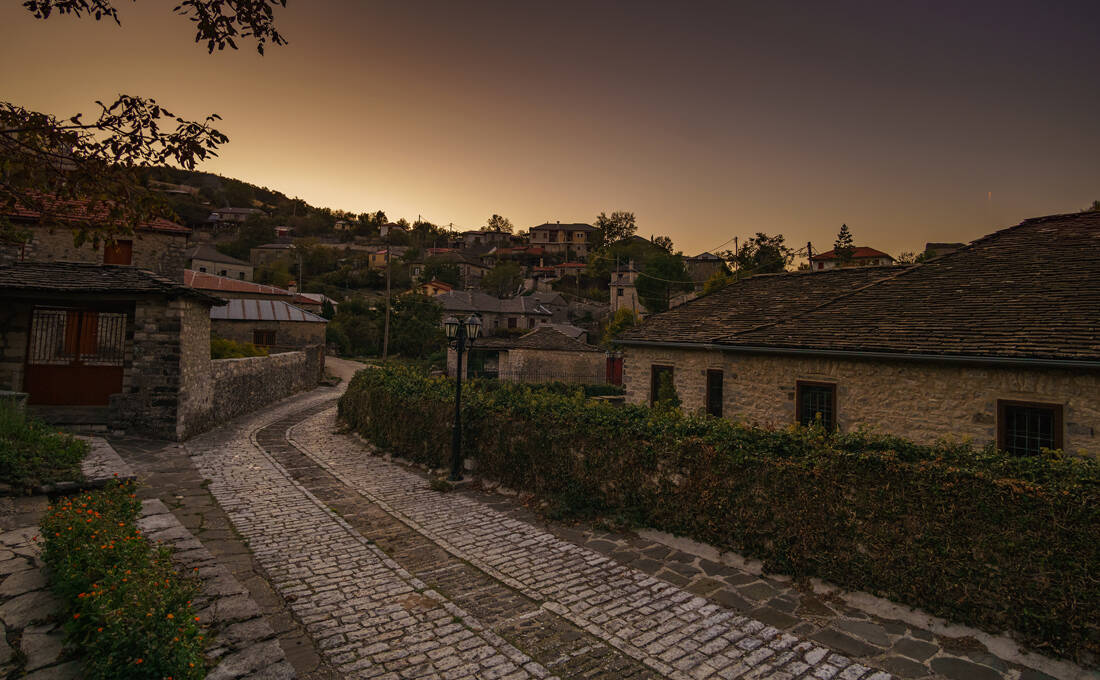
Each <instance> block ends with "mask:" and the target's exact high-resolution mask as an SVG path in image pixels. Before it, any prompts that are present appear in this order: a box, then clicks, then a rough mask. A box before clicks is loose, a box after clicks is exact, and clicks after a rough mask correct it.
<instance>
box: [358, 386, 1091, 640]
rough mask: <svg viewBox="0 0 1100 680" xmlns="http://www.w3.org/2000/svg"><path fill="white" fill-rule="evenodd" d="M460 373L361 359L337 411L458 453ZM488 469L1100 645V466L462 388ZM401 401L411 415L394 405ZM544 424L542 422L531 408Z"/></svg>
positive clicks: (927, 599) (767, 555) (936, 608)
mask: <svg viewBox="0 0 1100 680" xmlns="http://www.w3.org/2000/svg"><path fill="white" fill-rule="evenodd" d="M453 398H454V392H453V383H451V382H449V381H447V380H444V379H429V378H425V377H423V376H421V375H418V374H416V373H414V372H411V371H403V370H400V369H395V368H382V369H379V370H372V371H361V372H360V373H359V374H358V375H357V376H356V377H355V379H354V380H353V381H352V383H351V385H350V386H349V389H348V391H347V393H346V394H345V395H344V397H343V398H342V399H341V402H340V413H341V415H342V417H343V418H345V419H346V420H347V422H348V423H349V424H350V425H352V426H353V427H354V428H355V429H356V430H357V431H358V432H359V433H360V434H362V435H363V436H365V437H366V438H368V439H370V440H372V441H373V442H375V443H376V444H378V445H379V446H381V447H383V448H385V449H389V450H391V451H393V452H395V453H398V454H400V455H402V456H405V457H408V458H410V459H413V460H416V461H419V462H423V463H427V464H429V465H432V466H435V467H445V466H446V464H447V460H448V456H449V453H450V452H449V447H450V426H451V425H450V423H451V413H452V412H453V408H454V402H453ZM463 409H464V411H463V426H464V432H463V436H464V438H465V442H466V443H465V447H464V448H465V451H466V452H467V455H469V456H470V457H473V458H476V460H477V465H478V474H479V475H481V476H483V477H484V478H487V479H492V480H497V481H499V482H501V483H502V484H504V485H506V486H509V487H511V488H514V489H521V490H525V491H530V492H533V493H535V494H538V495H539V496H541V497H543V498H546V499H548V500H550V501H551V503H552V504H553V507H554V509H555V512H556V513H557V514H562V515H568V514H574V515H576V514H581V515H596V514H602V515H612V516H617V517H618V518H620V519H622V520H625V521H628V522H631V523H636V524H640V525H648V526H653V527H656V528H659V529H662V530H665V531H670V532H674V533H677V534H680V535H686V536H690V537H692V538H695V539H697V540H701V541H706V542H708V543H711V544H713V545H716V546H719V547H722V548H725V549H730V550H736V551H738V552H740V553H742V554H745V555H749V556H753V557H757V558H760V559H762V560H763V561H764V562H765V564H766V565H767V568H768V569H770V570H773V571H777V572H781V573H786V574H790V575H792V576H794V577H796V578H808V577H819V578H823V579H827V580H829V581H832V582H834V583H837V584H839V585H841V586H844V587H846V588H849V589H854V590H866V591H870V592H872V593H874V594H877V595H879V596H882V597H887V598H890V599H892V600H895V601H898V602H902V603H906V604H909V605H912V606H916V607H920V608H923V609H925V610H927V611H929V612H931V613H934V614H937V615H940V616H943V617H945V618H948V619H951V620H954V621H960V622H964V623H968V624H972V625H976V626H980V627H982V628H985V629H987V630H994V631H997V630H1014V631H1016V632H1018V633H1019V634H1020V635H1021V636H1022V638H1023V641H1024V642H1026V643H1027V644H1030V645H1031V646H1033V647H1035V648H1038V649H1043V650H1045V651H1047V652H1050V653H1055V654H1058V655H1061V656H1065V657H1069V658H1075V659H1077V660H1079V661H1080V660H1087V659H1088V658H1090V656H1091V658H1096V655H1098V654H1100V632H1098V629H1097V626H1096V617H1095V614H1096V612H1097V611H1100V588H1097V586H1096V581H1095V578H1096V573H1095V570H1096V566H1097V565H1098V564H1100V466H1098V465H1097V463H1096V461H1093V460H1082V459H1073V458H1061V459H1057V458H1038V457H1036V458H1020V457H1011V456H1006V455H1005V454H1003V453H1000V452H998V451H996V450H995V449H993V448H992V447H987V448H980V449H976V448H973V447H971V446H970V445H968V444H960V443H945V444H942V445H937V446H922V445H917V444H914V443H912V442H908V441H905V440H902V439H899V438H896V437H886V436H876V435H871V434H866V433H853V434H835V435H830V434H827V433H826V432H825V431H824V430H822V429H820V428H808V429H807V428H797V427H792V428H790V429H788V430H781V431H770V430H763V429H758V428H751V427H747V426H742V425H738V424H735V423H731V422H729V421H727V420H722V419H714V418H705V417H695V416H689V415H684V414H683V413H681V411H680V410H679V409H675V408H672V409H658V410H651V409H649V408H648V407H644V406H633V405H628V406H622V407H615V406H612V405H610V404H605V403H594V402H592V401H591V400H586V399H584V398H583V396H581V395H579V394H577V393H576V391H574V392H573V393H558V392H555V391H552V390H545V389H535V388H531V387H527V386H523V385H515V384H504V383H501V384H498V385H496V386H494V387H493V388H492V389H486V388H485V387H484V386H483V385H482V384H481V383H475V384H472V385H471V387H470V389H469V390H464V393H463ZM394 413H401V414H402V417H401V418H394V417H393V414H394ZM536 423H537V426H534V424H536Z"/></svg>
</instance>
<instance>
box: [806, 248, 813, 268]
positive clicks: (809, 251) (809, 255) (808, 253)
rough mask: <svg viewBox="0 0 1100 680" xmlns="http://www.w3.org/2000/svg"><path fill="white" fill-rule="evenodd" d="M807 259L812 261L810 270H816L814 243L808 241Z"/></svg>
mask: <svg viewBox="0 0 1100 680" xmlns="http://www.w3.org/2000/svg"><path fill="white" fill-rule="evenodd" d="M806 261H807V262H809V263H810V271H813V270H814V244H812V243H810V242H809V241H806Z"/></svg>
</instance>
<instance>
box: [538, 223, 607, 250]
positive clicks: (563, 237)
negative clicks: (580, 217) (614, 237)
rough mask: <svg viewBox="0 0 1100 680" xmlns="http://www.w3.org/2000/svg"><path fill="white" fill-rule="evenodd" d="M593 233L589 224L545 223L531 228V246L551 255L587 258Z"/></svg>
mask: <svg viewBox="0 0 1100 680" xmlns="http://www.w3.org/2000/svg"><path fill="white" fill-rule="evenodd" d="M595 231H596V228H595V227H593V226H592V225H591V224H583V223H580V222H578V223H573V224H562V223H561V222H555V223H553V224H551V223H549V222H547V223H545V224H540V225H538V226H537V227H531V245H533V246H540V247H542V248H543V249H545V251H546V252H547V253H549V254H552V255H563V256H565V257H566V258H569V257H587V256H588V250H589V248H590V246H591V244H592V234H593V232H595Z"/></svg>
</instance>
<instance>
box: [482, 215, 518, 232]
mask: <svg viewBox="0 0 1100 680" xmlns="http://www.w3.org/2000/svg"><path fill="white" fill-rule="evenodd" d="M485 228H486V229H487V230H488V231H500V232H506V233H509V234H511V233H512V228H513V227H512V221H511V220H509V219H508V218H507V217H501V216H500V215H497V214H494V215H493V216H492V217H490V218H489V221H488V222H486V223H485Z"/></svg>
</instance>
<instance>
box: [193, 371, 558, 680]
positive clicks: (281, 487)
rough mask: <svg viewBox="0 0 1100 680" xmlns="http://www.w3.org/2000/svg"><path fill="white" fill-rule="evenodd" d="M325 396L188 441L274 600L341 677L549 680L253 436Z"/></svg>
mask: <svg viewBox="0 0 1100 680" xmlns="http://www.w3.org/2000/svg"><path fill="white" fill-rule="evenodd" d="M331 396H332V393H331V392H327V391H322V392H319V393H314V394H313V395H311V396H307V397H304V398H300V399H298V400H295V401H293V402H290V403H284V404H283V405H281V406H278V407H275V408H272V409H271V410H269V411H268V412H267V413H266V414H264V415H262V416H255V417H250V418H245V419H242V420H240V421H238V422H237V423H236V424H235V425H234V426H233V427H230V428H222V429H220V430H217V431H215V432H212V433H209V434H207V435H203V436H200V437H196V438H195V439H193V440H191V441H190V442H189V443H188V444H187V448H188V450H189V451H190V452H191V454H192V456H193V457H194V458H193V460H194V462H195V464H196V467H197V468H198V469H199V471H200V473H201V474H203V475H204V476H205V477H207V478H208V479H210V480H211V483H210V486H209V488H210V491H211V493H213V495H214V497H215V498H216V499H217V500H218V503H219V504H220V505H221V506H222V507H223V508H224V509H225V511H226V513H227V514H228V515H229V518H230V519H231V520H232V522H233V524H234V526H235V527H236V529H237V531H239V532H240V533H241V535H242V536H243V537H244V539H245V540H247V541H248V542H249V544H250V546H251V548H252V550H253V553H254V555H255V557H256V559H257V560H258V561H259V562H260V563H261V564H262V565H263V567H264V569H265V570H266V572H267V574H268V575H269V577H270V578H271V580H272V582H273V584H274V585H275V587H276V589H277V590H278V591H279V593H280V594H281V595H282V596H283V597H284V598H285V599H286V600H287V601H288V602H289V603H290V607H291V609H292V610H293V611H294V612H295V614H296V616H297V617H298V618H299V619H300V620H301V621H302V622H303V623H304V625H305V627H306V629H307V630H308V631H309V633H310V635H311V637H313V638H314V640H315V641H316V642H317V644H318V646H319V647H320V648H321V649H322V650H323V653H324V654H325V655H326V656H327V657H328V659H329V660H330V661H331V663H332V664H333V665H335V666H336V667H337V668H338V670H339V671H340V672H341V674H342V675H343V676H344V677H349V678H350V677H357V678H385V679H386V680H389V679H391V678H392V679H394V680H396V679H397V678H421V677H439V678H467V677H481V678H487V679H494V678H504V679H505V680H519V679H520V678H532V677H533V678H542V677H549V676H550V672H549V671H547V670H546V669H545V668H544V667H543V666H542V665H540V664H538V663H537V662H535V661H533V660H532V659H531V658H530V657H529V656H528V655H526V654H524V653H523V652H521V651H519V650H518V649H516V648H515V647H514V646H513V645H511V644H509V643H508V642H507V641H505V640H504V639H503V638H501V637H500V636H499V635H497V634H495V633H493V632H492V631H491V630H489V629H487V628H486V627H485V626H484V625H483V624H482V623H481V622H480V621H479V620H478V619H477V618H475V617H474V616H472V615H471V614H469V613H467V612H466V611H465V610H463V609H462V608H461V607H459V606H457V605H455V604H454V603H452V602H450V601H449V600H447V599H446V598H444V597H443V596H442V595H440V594H439V593H437V592H436V591H434V590H432V589H430V588H429V587H428V586H427V584H425V583H424V582H422V581H421V580H419V579H418V578H416V577H415V576H413V575H412V574H410V573H409V572H408V571H407V570H406V569H404V568H403V567H402V566H401V565H399V564H398V563H397V562H395V561H394V560H393V559H391V558H390V557H388V556H387V555H386V554H385V553H384V552H383V551H382V550H380V549H379V548H378V547H377V546H375V545H373V544H371V543H370V542H368V541H367V540H366V539H365V538H364V537H363V536H362V535H361V534H359V533H358V532H357V531H356V530H355V529H354V528H353V527H352V526H351V525H349V524H348V523H347V522H346V521H345V520H343V519H342V518H341V517H340V516H339V515H338V514H336V513H335V512H333V511H332V510H330V509H329V508H327V507H325V506H324V505H323V504H322V503H321V502H320V501H319V500H318V499H317V498H316V497H315V496H314V495H313V494H311V493H310V492H309V491H308V490H307V489H306V488H305V487H304V486H302V485H301V484H299V483H298V482H296V481H295V480H293V479H292V478H291V477H290V475H289V474H288V473H287V471H286V470H285V468H283V467H282V466H281V465H279V464H278V463H277V462H275V460H274V459H273V458H271V457H270V456H269V455H268V454H267V453H266V452H265V451H263V450H262V449H261V448H260V447H259V446H258V445H257V443H256V439H255V432H256V431H257V430H258V429H260V428H262V427H263V426H264V425H266V424H268V423H270V422H274V421H278V420H279V419H280V418H282V417H285V416H287V415H289V414H292V413H297V412H302V411H305V412H306V413H308V409H309V408H310V407H311V406H314V405H316V404H317V403H319V402H323V401H324V400H326V399H331Z"/></svg>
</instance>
